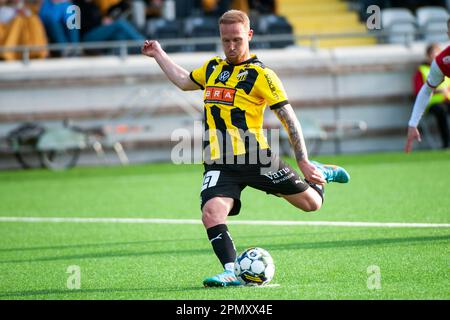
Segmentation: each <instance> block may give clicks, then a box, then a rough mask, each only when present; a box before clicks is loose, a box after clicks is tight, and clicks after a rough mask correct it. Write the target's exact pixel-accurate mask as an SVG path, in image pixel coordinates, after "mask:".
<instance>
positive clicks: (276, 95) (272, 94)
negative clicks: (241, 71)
mask: <svg viewBox="0 0 450 320" xmlns="http://www.w3.org/2000/svg"><path fill="white" fill-rule="evenodd" d="M261 75H262V77H258V78H259V79H258V85H257V86H256V87H257V88H258V90H259V94H260V96H261V97H262V98H263V99H264V100H265V101H266V103H267V105H268V106H269V107H270V109H271V110H274V109H278V108H281V107H282V106H284V105H286V104H288V103H289V102H288V97H287V94H286V91H285V90H284V87H283V84H282V83H281V80H280V79H279V78H278V76H277V75H276V74H275V72H273V71H272V70H270V69H267V68H266V69H264V72H262V73H261Z"/></svg>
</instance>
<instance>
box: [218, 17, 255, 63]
mask: <svg viewBox="0 0 450 320" xmlns="http://www.w3.org/2000/svg"><path fill="white" fill-rule="evenodd" d="M252 36H253V30H251V29H250V30H249V29H247V28H245V26H244V24H242V23H233V24H221V25H220V38H221V39H222V45H223V51H224V52H225V56H226V57H227V61H228V62H229V63H232V64H239V63H241V62H244V61H245V60H248V59H250V49H249V41H250V40H251V38H252Z"/></svg>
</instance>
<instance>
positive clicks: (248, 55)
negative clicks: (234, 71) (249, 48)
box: [226, 52, 253, 66]
mask: <svg viewBox="0 0 450 320" xmlns="http://www.w3.org/2000/svg"><path fill="white" fill-rule="evenodd" d="M252 58H253V56H252V55H251V54H250V52H248V53H247V54H246V55H244V56H242V58H240V59H239V60H236V61H230V60H229V59H228V58H227V59H226V62H227V63H228V64H231V65H235V66H237V65H240V64H242V63H244V62H246V61H248V60H250V59H252Z"/></svg>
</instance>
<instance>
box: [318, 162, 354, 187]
mask: <svg viewBox="0 0 450 320" xmlns="http://www.w3.org/2000/svg"><path fill="white" fill-rule="evenodd" d="M311 163H312V164H314V165H315V166H316V167H317V169H319V170H320V172H322V174H323V176H324V177H325V180H326V181H327V182H328V183H329V182H339V183H347V182H349V181H350V175H349V174H348V172H347V171H345V169H344V168H342V167H339V166H336V165H333V164H321V163H319V162H317V161H311Z"/></svg>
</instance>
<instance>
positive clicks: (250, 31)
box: [248, 29, 253, 41]
mask: <svg viewBox="0 0 450 320" xmlns="http://www.w3.org/2000/svg"><path fill="white" fill-rule="evenodd" d="M252 37H253V29H250V30H248V41H250V40H252Z"/></svg>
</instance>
